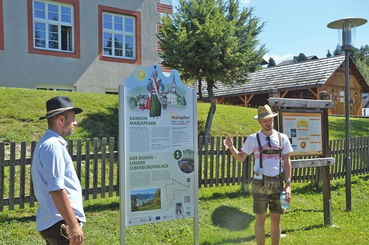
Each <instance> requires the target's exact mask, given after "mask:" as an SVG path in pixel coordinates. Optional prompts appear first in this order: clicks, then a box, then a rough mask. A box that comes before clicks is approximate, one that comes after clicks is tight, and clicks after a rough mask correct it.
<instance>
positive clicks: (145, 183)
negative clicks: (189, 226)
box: [119, 65, 199, 244]
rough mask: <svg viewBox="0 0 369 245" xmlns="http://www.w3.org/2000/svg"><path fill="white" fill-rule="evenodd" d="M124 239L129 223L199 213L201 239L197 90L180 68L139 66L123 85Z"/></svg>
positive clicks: (172, 218)
mask: <svg viewBox="0 0 369 245" xmlns="http://www.w3.org/2000/svg"><path fill="white" fill-rule="evenodd" d="M119 93H120V99H119V104H120V109H119V136H120V137H119V142H120V144H119V152H120V155H119V159H120V164H119V176H120V181H119V183H120V185H119V188H120V198H121V204H120V212H121V215H120V218H121V244H125V240H126V239H125V233H126V227H127V226H133V225H142V224H148V223H154V222H162V221H169V220H174V219H181V218H189V217H194V219H195V220H194V221H195V222H194V223H195V224H194V243H195V244H198V241H199V240H198V213H197V212H198V195H197V191H198V179H197V104H196V101H197V100H196V93H195V91H193V90H192V89H189V88H187V87H186V86H185V85H184V84H183V83H182V82H181V80H180V76H179V74H178V72H177V71H176V70H173V71H172V72H171V74H170V75H169V77H168V76H165V75H164V74H163V73H162V72H161V69H160V66H158V65H153V66H149V67H146V68H142V67H140V68H137V69H136V70H135V71H134V72H133V73H132V75H131V76H130V77H129V78H127V79H126V80H125V82H124V86H120V88H119Z"/></svg>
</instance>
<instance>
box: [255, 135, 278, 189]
mask: <svg viewBox="0 0 369 245" xmlns="http://www.w3.org/2000/svg"><path fill="white" fill-rule="evenodd" d="M256 139H257V141H258V145H259V152H260V162H259V165H260V169H263V154H268V155H277V154H278V155H279V174H278V175H277V176H273V177H269V176H265V175H264V174H263V178H262V179H261V180H260V181H262V182H263V187H262V188H261V191H263V192H265V194H272V193H275V192H281V191H282V188H283V176H282V175H283V174H284V173H282V150H283V148H282V137H281V134H280V133H279V132H278V140H279V148H278V149H263V147H262V146H261V142H260V136H259V133H257V134H256Z"/></svg>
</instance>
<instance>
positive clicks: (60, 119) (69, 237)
mask: <svg viewBox="0 0 369 245" xmlns="http://www.w3.org/2000/svg"><path fill="white" fill-rule="evenodd" d="M46 110H47V113H46V116H44V117H40V120H43V119H47V120H48V130H47V131H46V132H45V134H44V135H43V137H42V138H41V140H40V141H39V142H38V144H37V146H36V148H35V151H34V154H33V159H32V181H33V188H34V191H35V195H36V197H37V201H38V202H39V208H38V210H37V215H36V227H37V230H38V231H39V232H40V234H41V236H42V237H43V238H44V239H45V240H46V241H47V244H73V245H74V244H82V242H83V240H84V235H83V231H82V224H84V223H85V222H86V217H85V214H84V211H83V204H82V187H81V183H80V181H79V179H78V177H77V174H76V171H75V170H74V165H73V161H72V159H71V157H70V155H69V153H68V151H67V148H66V145H67V142H66V141H65V137H66V136H68V135H70V134H72V132H73V130H74V127H75V126H76V125H77V122H76V120H75V115H76V114H79V113H81V112H82V109H80V108H76V107H73V104H72V102H71V101H70V99H69V98H68V97H65V96H57V97H54V98H52V99H50V100H48V101H47V102H46Z"/></svg>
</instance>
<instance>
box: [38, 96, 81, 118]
mask: <svg viewBox="0 0 369 245" xmlns="http://www.w3.org/2000/svg"><path fill="white" fill-rule="evenodd" d="M69 110H74V112H75V113H76V114H78V113H81V112H82V109H81V108H77V107H73V104H72V102H71V101H70V99H69V98H68V97H66V96H56V97H54V98H52V99H49V100H48V101H46V111H47V112H46V116H44V117H40V120H43V119H46V118H50V117H53V116H56V115H59V114H61V113H63V112H65V111H69Z"/></svg>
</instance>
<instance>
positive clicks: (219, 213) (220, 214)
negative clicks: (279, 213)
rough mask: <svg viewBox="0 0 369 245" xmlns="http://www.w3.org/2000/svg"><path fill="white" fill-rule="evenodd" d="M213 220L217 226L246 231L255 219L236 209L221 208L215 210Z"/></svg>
mask: <svg viewBox="0 0 369 245" xmlns="http://www.w3.org/2000/svg"><path fill="white" fill-rule="evenodd" d="M211 219H212V221H213V224H214V225H215V226H219V227H221V228H225V229H228V230H230V231H240V230H244V229H246V228H247V227H248V226H249V225H250V223H251V222H252V221H253V220H254V219H255V217H254V216H253V215H250V214H247V213H244V212H241V211H240V210H238V209H237V208H234V207H227V206H220V207H218V208H217V209H215V210H214V212H213V214H212V215H211Z"/></svg>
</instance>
